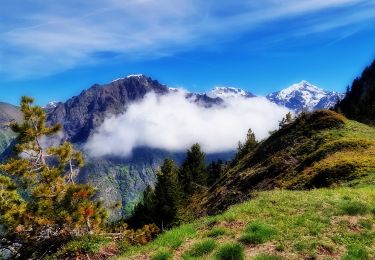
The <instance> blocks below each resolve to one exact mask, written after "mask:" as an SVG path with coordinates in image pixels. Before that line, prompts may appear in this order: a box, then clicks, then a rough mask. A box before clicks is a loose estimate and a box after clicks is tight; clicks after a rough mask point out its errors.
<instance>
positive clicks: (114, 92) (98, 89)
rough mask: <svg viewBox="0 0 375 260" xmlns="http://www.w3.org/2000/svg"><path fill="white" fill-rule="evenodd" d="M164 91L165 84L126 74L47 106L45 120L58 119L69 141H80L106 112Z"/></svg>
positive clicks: (124, 108) (116, 111)
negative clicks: (53, 105) (50, 106)
mask: <svg viewBox="0 0 375 260" xmlns="http://www.w3.org/2000/svg"><path fill="white" fill-rule="evenodd" d="M150 91H154V92H155V93H157V94H165V93H168V91H169V90H168V88H167V87H166V86H164V85H162V84H160V83H159V82H158V81H156V80H152V79H151V78H149V77H146V76H143V75H130V76H128V77H126V78H120V79H117V80H114V81H112V82H111V83H109V84H105V85H94V86H92V87H91V88H89V89H87V90H85V91H83V92H82V93H81V94H80V95H78V96H75V97H72V98H71V99H69V100H68V101H66V102H65V103H58V104H56V106H55V107H54V108H52V109H51V108H49V110H48V122H50V123H51V124H54V123H60V124H62V126H63V128H64V134H65V135H66V137H67V138H68V139H69V140H70V141H72V142H73V143H83V142H85V141H86V140H87V138H88V137H89V136H90V134H91V133H92V131H93V130H94V129H95V128H96V127H97V126H99V125H101V123H102V122H103V121H104V119H105V117H106V116H108V115H116V114H119V113H122V112H124V111H125V110H126V108H127V106H129V104H130V103H132V102H136V101H138V100H141V99H142V98H143V97H144V96H145V95H146V93H148V92H150Z"/></svg>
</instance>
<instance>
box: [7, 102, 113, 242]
mask: <svg viewBox="0 0 375 260" xmlns="http://www.w3.org/2000/svg"><path fill="white" fill-rule="evenodd" d="M21 111H22V113H23V115H24V121H23V123H13V124H12V125H11V128H12V130H13V131H14V132H15V133H17V134H18V136H17V144H16V145H15V150H16V152H17V155H16V156H15V157H14V158H11V159H10V160H9V161H8V162H6V163H5V164H3V165H1V166H0V169H1V170H2V171H4V172H5V173H6V174H7V175H10V176H15V177H16V178H18V179H19V180H20V183H22V184H23V185H22V186H19V187H18V188H19V189H20V190H23V193H24V194H25V203H26V208H25V210H23V208H22V209H20V212H21V210H22V213H23V214H22V215H23V217H22V221H20V222H19V225H18V226H17V228H15V230H14V232H23V231H25V232H26V233H27V234H31V235H32V236H33V235H35V236H39V235H40V234H46V231H48V232H47V235H46V236H47V237H48V236H50V235H59V236H60V235H61V234H70V235H77V234H83V233H87V232H92V231H93V230H94V229H96V228H99V227H100V225H101V224H102V223H103V221H104V219H105V217H106V213H105V210H104V209H103V208H102V207H101V206H100V204H99V203H96V202H95V201H94V199H93V198H94V195H95V190H94V189H93V188H92V187H90V186H88V185H79V184H75V183H74V175H75V174H76V173H77V172H78V169H79V167H81V166H82V165H83V163H84V162H83V156H82V154H81V153H80V152H77V151H75V150H74V149H73V146H72V145H71V144H70V143H68V142H64V143H62V144H61V145H58V146H54V147H48V146H46V145H45V143H46V142H45V141H46V139H48V138H49V137H51V136H52V135H54V134H56V133H57V132H58V131H59V130H60V129H61V127H60V125H53V126H47V125H46V114H45V112H44V110H43V109H42V108H41V107H38V106H34V105H33V99H31V98H28V97H23V98H22V100H21ZM5 182H6V181H5ZM3 183H4V181H3ZM17 183H18V182H17ZM7 185H8V186H9V184H7ZM3 190H4V188H3ZM17 203H19V202H17ZM6 214H7V213H5V214H3V213H2V217H3V216H5V215H6ZM30 231H31V232H30Z"/></svg>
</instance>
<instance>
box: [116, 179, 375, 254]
mask: <svg viewBox="0 0 375 260" xmlns="http://www.w3.org/2000/svg"><path fill="white" fill-rule="evenodd" d="M374 217H375V188H374V187H373V186H369V187H362V188H334V189H315V190H311V191H286V190H274V191H266V192H260V193H259V194H257V195H256V197H255V198H254V199H253V200H250V201H248V202H245V203H242V204H239V205H236V206H233V207H231V208H229V209H228V210H227V211H225V212H224V213H223V214H221V215H217V216H212V217H206V218H201V219H198V220H196V221H194V222H192V223H190V224H185V225H182V226H180V227H178V228H175V229H172V230H170V231H167V232H165V233H163V234H161V235H160V236H159V237H158V238H157V239H156V240H155V241H153V242H152V243H150V244H148V245H145V246H140V247H130V248H127V249H126V250H125V253H124V254H123V255H122V256H121V257H119V259H233V260H235V259H269V260H270V259H375V221H374V220H375V219H374Z"/></svg>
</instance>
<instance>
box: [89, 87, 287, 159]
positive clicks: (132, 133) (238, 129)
mask: <svg viewBox="0 0 375 260" xmlns="http://www.w3.org/2000/svg"><path fill="white" fill-rule="evenodd" d="M225 104H226V105H225V106H217V107H213V108H209V109H208V108H204V107H201V106H198V105H196V104H195V103H191V102H189V101H188V100H186V98H185V94H184V92H183V91H179V92H171V93H169V94H167V95H163V96H157V95H156V94H154V93H150V94H148V95H147V96H146V97H145V98H144V99H143V100H142V101H141V102H140V103H135V104H133V105H131V106H130V107H129V108H128V110H127V112H126V113H125V114H122V115H119V116H112V117H110V118H107V119H106V120H105V121H104V123H103V124H102V125H101V126H100V127H99V128H98V130H97V131H96V133H95V134H94V135H93V136H92V137H91V138H90V139H89V141H88V143H87V144H86V149H87V151H88V153H89V154H90V155H92V156H105V155H117V156H129V155H131V152H132V149H133V148H135V147H138V146H147V147H152V148H161V149H166V150H169V151H183V150H185V149H187V148H189V147H190V146H191V145H192V144H194V143H196V142H198V143H200V144H201V146H202V148H203V150H204V151H206V152H208V153H213V152H223V151H229V150H233V149H236V147H237V144H238V141H239V140H241V141H243V139H244V138H245V136H246V133H247V130H248V129H249V128H251V129H252V130H253V131H254V132H255V134H256V137H257V138H258V139H263V138H265V137H267V136H268V132H269V131H270V130H274V129H276V128H277V127H278V121H279V120H280V119H281V118H282V117H284V116H285V114H286V113H287V112H288V110H287V109H286V108H283V107H280V106H277V105H275V104H274V103H271V102H269V101H268V100H267V99H265V98H263V97H256V98H251V99H246V98H234V99H228V100H226V103H225Z"/></svg>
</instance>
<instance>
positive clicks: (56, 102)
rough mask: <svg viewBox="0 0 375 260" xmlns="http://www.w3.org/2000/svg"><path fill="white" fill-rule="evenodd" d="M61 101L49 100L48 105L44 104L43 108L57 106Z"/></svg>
mask: <svg viewBox="0 0 375 260" xmlns="http://www.w3.org/2000/svg"><path fill="white" fill-rule="evenodd" d="M59 103H60V102H58V101H51V102H48V103H47V105H46V106H44V107H43V108H45V109H53V108H55V107H57V105H58V104H59Z"/></svg>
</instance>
